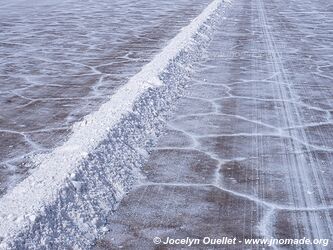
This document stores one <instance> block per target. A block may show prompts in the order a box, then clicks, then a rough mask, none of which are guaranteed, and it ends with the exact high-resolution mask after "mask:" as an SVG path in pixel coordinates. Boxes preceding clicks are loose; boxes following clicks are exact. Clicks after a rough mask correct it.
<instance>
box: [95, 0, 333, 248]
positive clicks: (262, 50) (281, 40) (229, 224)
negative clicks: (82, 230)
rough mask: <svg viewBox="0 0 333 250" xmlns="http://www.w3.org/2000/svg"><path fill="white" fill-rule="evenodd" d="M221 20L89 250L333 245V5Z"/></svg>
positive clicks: (296, 5) (271, 7)
mask: <svg viewBox="0 0 333 250" xmlns="http://www.w3.org/2000/svg"><path fill="white" fill-rule="evenodd" d="M227 13H228V14H227V16H226V18H225V19H223V22H222V24H221V25H219V28H218V30H217V31H216V32H215V33H214V38H213V40H212V42H211V44H210V45H209V47H208V52H207V55H206V56H205V58H206V60H205V61H201V62H199V63H198V64H197V65H196V67H195V69H194V71H195V72H196V73H195V76H194V79H193V80H191V82H190V83H189V87H188V88H187V91H186V93H185V95H184V97H183V98H182V99H180V100H179V102H177V105H176V106H177V107H178V108H177V109H176V110H175V112H174V114H173V115H171V116H170V118H169V119H168V121H166V130H165V134H164V135H163V136H162V137H161V138H160V139H159V141H158V143H157V145H156V147H155V148H154V150H153V151H152V154H151V156H150V158H149V159H148V162H147V163H146V164H145V166H144V168H143V171H142V175H143V176H141V178H140V180H139V181H138V183H137V184H136V186H135V188H134V189H133V190H132V191H130V192H129V194H128V195H127V196H126V197H125V198H124V199H123V200H122V201H121V202H120V204H119V206H118V209H117V211H116V212H115V213H113V214H111V215H110V216H109V218H108V228H109V230H110V231H109V232H108V233H106V234H105V235H104V236H103V235H101V239H100V240H98V241H97V243H96V246H95V249H113V248H118V247H122V248H125V249H134V248H135V249H154V248H155V247H156V246H155V245H154V243H153V240H152V239H153V238H154V237H156V236H157V237H160V238H161V239H162V240H163V239H166V237H171V238H186V237H190V238H201V237H205V236H209V237H212V238H220V237H221V236H229V237H237V238H238V239H241V240H242V239H246V238H260V237H266V238H271V237H273V238H303V237H306V238H310V239H314V238H322V239H330V240H331V239H332V237H333V223H332V216H333V203H332V200H333V196H332V194H333V185H332V176H333V170H332V162H333V151H332V150H333V141H332V140H333V133H332V128H333V121H332V116H331V115H332V108H333V102H332V100H333V87H332V84H331V80H332V79H333V75H332V70H331V69H332V63H333V62H332V52H333V51H332V50H333V46H332V45H333V44H332V34H331V33H330V29H331V23H332V20H333V15H332V13H333V12H332V5H330V2H329V1H316V2H314V1H310V0H305V1H304V0H292V1H287V0H282V1H280V0H273V1H263V0H252V1H247V0H239V1H233V3H232V5H231V7H230V8H229V10H228V11H227ZM285 13H288V14H285ZM309 13H310V14H309ZM226 51H228V52H229V51H230V53H225V52H226ZM219 54H222V55H224V56H217V55H219ZM329 244H330V245H329V246H328V248H332V242H330V243H329ZM161 247H163V246H161ZM165 247H166V246H165ZM172 247H174V246H172ZM201 247H202V246H201ZM247 247H248V246H244V245H235V246H228V249H244V248H246V249H247ZM251 247H253V246H251ZM294 247H295V246H274V247H271V248H273V249H289V248H290V249H294ZM194 248H195V247H194ZM212 248H214V247H212ZM217 248H218V247H217ZM271 248H270V247H268V248H267V249H271ZM323 248H324V247H323V246H318V245H317V246H314V245H312V246H307V249H323ZM198 249H202V248H198ZM265 249H266V246H265ZM326 249H327V248H326Z"/></svg>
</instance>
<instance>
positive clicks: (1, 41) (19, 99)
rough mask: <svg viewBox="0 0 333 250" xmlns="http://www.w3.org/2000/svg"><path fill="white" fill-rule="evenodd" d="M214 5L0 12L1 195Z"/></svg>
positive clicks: (60, 5)
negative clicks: (39, 156) (31, 158)
mask: <svg viewBox="0 0 333 250" xmlns="http://www.w3.org/2000/svg"><path fill="white" fill-rule="evenodd" d="M209 2H210V1H208V0H207V1H206V0H205V1H199V0H195V1H192V0H191V1H189V0H180V1H177V2H170V1H164V0H160V1H149V0H139V1H124V0H116V1H112V2H110V1H103V0H102V1H77V0H73V1H57V0H55V1H34V2H33V3H31V2H30V1H14V2H10V3H8V2H6V3H5V2H4V3H3V4H2V8H1V10H0V17H1V18H0V30H1V32H0V107H1V112H0V194H1V193H4V192H5V191H6V189H7V188H11V187H12V186H14V185H15V184H16V183H17V182H18V181H20V180H21V179H22V178H24V177H25V176H26V175H27V171H28V170H29V167H30V166H29V164H25V163H26V162H27V161H28V158H29V156H31V155H34V154H37V153H43V152H48V151H49V150H51V149H52V148H54V147H55V146H57V145H59V144H60V143H61V142H63V141H64V140H65V138H66V136H67V135H68V134H69V133H70V126H71V125H72V124H73V123H74V122H75V121H77V120H79V119H80V118H82V117H83V116H84V115H86V114H88V113H90V112H91V111H93V110H96V109H97V108H98V107H99V106H100V104H101V103H104V102H105V101H107V100H108V96H109V95H112V94H113V93H115V91H117V88H119V86H121V85H123V84H124V83H126V82H127V80H128V79H129V78H130V77H131V76H132V75H134V74H135V73H137V72H138V71H139V70H140V68H141V67H142V66H143V65H144V64H146V63H147V62H148V61H150V59H151V58H152V56H153V55H154V54H156V53H157V52H158V51H159V50H160V49H161V48H163V47H164V46H165V45H166V43H167V41H168V40H170V39H171V38H172V37H174V36H175V35H176V34H177V33H178V32H179V30H180V29H181V28H182V27H183V26H185V25H187V24H188V23H189V21H190V20H191V19H193V18H194V17H195V16H197V15H198V14H199V13H200V12H201V11H202V10H203V8H204V7H206V6H207V4H208V3H209Z"/></svg>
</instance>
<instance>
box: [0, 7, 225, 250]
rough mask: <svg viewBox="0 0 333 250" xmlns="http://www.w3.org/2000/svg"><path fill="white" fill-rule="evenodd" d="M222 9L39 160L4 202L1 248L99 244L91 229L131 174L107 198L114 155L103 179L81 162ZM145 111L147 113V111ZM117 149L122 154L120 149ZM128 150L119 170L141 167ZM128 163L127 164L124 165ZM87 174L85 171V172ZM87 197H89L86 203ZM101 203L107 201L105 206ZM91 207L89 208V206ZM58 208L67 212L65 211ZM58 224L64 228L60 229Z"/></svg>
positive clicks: (187, 31)
mask: <svg viewBox="0 0 333 250" xmlns="http://www.w3.org/2000/svg"><path fill="white" fill-rule="evenodd" d="M222 3H223V1H222V0H214V1H213V2H212V3H211V4H210V5H209V6H208V7H207V8H206V9H205V10H204V11H203V12H202V13H201V14H200V15H199V16H198V17H197V18H195V19H194V20H193V21H192V22H191V23H190V24H189V25H188V26H186V27H184V28H183V29H182V30H181V32H180V33H179V34H178V35H177V36H176V37H175V38H173V39H172V40H171V41H170V43H169V44H168V45H167V46H166V47H165V48H164V49H163V50H162V52H161V53H159V54H158V55H156V56H155V57H154V59H153V60H152V61H151V62H150V63H148V64H147V65H145V66H144V67H143V68H142V70H141V71H140V72H139V73H138V74H136V75H135V76H133V77H132V78H131V79H130V80H129V82H128V83H127V84H126V85H124V86H123V87H122V88H121V89H119V91H118V92H117V93H115V94H114V95H113V96H111V97H110V100H109V101H108V102H107V103H105V104H103V105H102V106H101V107H100V109H99V110H98V111H96V112H94V113H92V114H90V115H87V116H86V117H85V118H84V120H83V121H82V122H78V123H76V124H75V125H74V126H73V129H72V132H73V133H72V135H71V136H70V138H69V139H68V141H67V142H65V143H64V144H63V145H62V146H60V147H58V148H56V149H55V150H54V151H53V152H52V153H50V154H49V155H46V156H39V157H37V158H36V162H38V167H36V169H35V170H34V171H33V172H32V173H31V175H30V176H29V177H28V178H26V179H25V180H24V181H22V182H21V183H19V184H18V185H17V186H16V187H15V188H14V189H12V190H10V191H9V192H8V193H7V194H5V195H4V196H3V197H2V198H1V199H0V239H2V243H1V245H0V248H2V249H11V248H15V249H17V248H33V249H35V248H45V247H46V248H48V247H50V246H51V245H52V247H53V249H55V248H56V249H58V248H62V247H64V246H66V244H68V245H69V244H70V245H71V246H72V247H73V248H82V247H84V246H86V245H88V244H89V243H90V242H91V241H93V240H94V238H95V237H96V236H97V234H98V230H92V229H93V227H95V228H94V229H96V226H98V225H97V224H100V223H97V221H98V219H97V217H103V215H102V214H103V213H107V212H110V210H111V209H112V207H110V202H109V201H110V200H112V199H114V200H115V202H116V201H118V200H120V199H121V198H122V197H123V196H124V194H125V193H126V187H125V186H124V183H121V181H122V182H126V181H128V180H127V179H126V175H128V169H126V168H124V169H121V170H120V171H118V172H117V173H116V174H117V176H118V175H119V176H120V177H117V178H119V180H121V181H119V183H118V182H116V183H112V188H113V189H114V192H113V193H112V192H111V190H110V192H109V193H110V194H109V195H110V197H103V195H108V193H107V187H104V189H105V190H103V185H101V184H99V178H103V176H104V175H106V176H107V174H108V173H109V172H110V171H111V172H112V170H109V169H107V168H106V167H105V166H104V165H105V159H107V163H108V164H107V166H109V165H111V163H113V162H112V161H113V159H117V158H114V157H113V155H112V154H111V153H110V151H108V152H107V153H109V154H110V155H103V156H99V155H97V156H96V158H98V157H102V158H103V157H104V158H103V162H102V164H104V165H103V167H104V168H103V169H102V170H103V171H105V173H98V171H100V170H101V169H99V168H98V166H97V165H96V168H94V167H95V166H91V165H94V164H95V163H90V164H89V163H86V165H84V164H82V162H84V161H85V160H87V158H88V157H89V154H91V153H92V152H94V150H95V149H96V148H97V147H99V146H100V145H101V143H102V142H104V141H105V139H106V138H108V136H109V135H110V131H111V130H112V129H113V128H117V126H119V124H121V122H122V121H123V119H124V118H126V117H128V116H130V114H131V113H133V108H134V104H135V103H136V102H137V101H138V100H139V99H140V98H142V97H143V96H144V95H145V94H147V93H148V92H149V91H150V90H151V89H159V88H162V87H164V85H165V83H164V82H163V81H162V80H161V75H162V73H163V72H164V71H165V70H166V69H167V68H168V67H170V64H172V63H173V61H174V60H176V59H177V57H180V54H181V53H182V52H186V51H190V49H191V47H192V45H193V43H194V41H193V39H194V38H195V37H196V36H197V35H199V36H200V35H205V34H203V33H204V31H203V32H201V33H200V29H204V27H205V26H207V25H209V24H210V23H209V22H212V20H210V19H211V18H214V17H216V16H217V15H218V14H220V12H219V11H218V10H220V9H219V8H220V7H221V6H222ZM206 24H207V25H206ZM187 53H191V52H187ZM156 98H158V96H157V97H156ZM151 105H153V104H151ZM142 108H143V109H147V107H145V106H143V107H142ZM148 118H149V117H148ZM148 122H149V121H148ZM134 123H135V121H134ZM122 127H123V126H120V128H118V130H119V131H120V130H121V128H122ZM119 133H120V134H121V132H119ZM124 136H126V134H125V135H124ZM115 140H117V141H119V143H122V141H123V140H125V138H115ZM107 146H108V145H106V146H105V147H107ZM109 146H110V145H109ZM112 147H114V148H117V145H112ZM119 147H121V146H119ZM135 148H136V147H135ZM126 150H127V151H124V156H123V158H124V159H123V161H120V163H119V164H120V165H130V166H131V165H133V166H135V165H137V164H138V162H140V160H139V159H136V158H139V156H137V157H134V156H132V155H130V154H129V152H128V151H129V149H126ZM132 150H133V151H135V152H134V153H133V152H132V154H135V153H137V154H138V155H140V154H141V155H143V156H144V157H147V156H146V153H145V150H144V149H140V148H139V149H137V148H136V149H132ZM115 152H116V151H115ZM140 152H141V153H140ZM112 153H113V151H112ZM126 154H129V155H128V156H126ZM126 157H127V158H126ZM127 160H128V162H124V161H127ZM84 168H86V170H82V169H84ZM89 171H95V172H89ZM133 171H135V169H134V170H133ZM112 174H113V175H114V173H112ZM99 175H100V177H99ZM109 181H110V180H109ZM89 182H91V183H93V184H94V185H95V184H96V183H98V184H99V185H100V186H98V185H97V184H96V186H97V187H98V188H97V189H95V190H89V192H87V191H86V190H85V189H86V188H87V187H86V186H87V185H89ZM111 182H112V181H111ZM94 185H92V186H94ZM73 186H74V190H75V191H73ZM83 192H85V193H84V195H82V197H81V193H83ZM78 193H79V194H78ZM99 195H100V196H99ZM91 197H95V198H96V201H94V202H92V201H90V200H89V199H90V198H91ZM101 197H103V198H105V203H103V202H104V201H103V199H100V198H101ZM87 202H88V203H89V204H86V203H87ZM67 203H68V204H67ZM95 203H96V204H98V205H96V204H95ZM59 206H62V207H61V209H59ZM94 206H95V207H94ZM91 207H93V208H91ZM89 209H91V210H89ZM64 213H66V217H67V216H68V217H71V218H74V217H75V218H79V219H78V220H76V221H75V220H69V221H66V218H62V216H63V215H64ZM73 213H74V214H76V215H73ZM91 213H94V214H91ZM99 213H100V214H99ZM54 217H56V218H54ZM17 218H20V219H17ZM93 218H94V219H93ZM15 220H16V221H15ZM14 221H15V222H14ZM59 221H61V223H62V225H60V226H59V225H58V223H59ZM77 225H79V226H77ZM99 231H100V232H103V231H107V228H105V227H103V226H101V227H100V228H99ZM82 237H84V238H82ZM69 238H70V239H69ZM65 241H66V242H65ZM50 244H51V245H50Z"/></svg>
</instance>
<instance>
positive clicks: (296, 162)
mask: <svg viewBox="0 0 333 250" xmlns="http://www.w3.org/2000/svg"><path fill="white" fill-rule="evenodd" d="M256 6H257V10H258V13H259V21H260V25H261V27H262V30H263V33H264V36H265V44H266V46H267V48H268V53H269V56H270V58H271V60H272V66H271V70H272V71H273V72H275V73H277V74H276V76H275V78H276V80H277V81H278V82H280V83H281V84H277V89H276V92H277V94H278V95H279V96H280V99H282V100H285V99H290V98H291V99H295V94H294V93H293V91H292V89H291V87H290V86H291V85H292V83H291V81H290V79H289V77H288V74H287V72H286V70H285V68H284V65H283V63H282V59H281V55H280V52H279V50H278V48H277V45H276V42H275V40H274V37H273V35H272V33H271V31H270V30H269V28H268V20H267V16H266V13H265V6H264V3H263V1H262V0H257V1H256ZM282 83H286V84H282ZM281 118H282V119H284V122H285V123H286V124H287V126H288V127H290V126H295V125H296V124H299V123H300V122H301V115H300V111H299V110H298V108H297V107H296V106H295V105H292V104H290V103H286V102H283V113H282V114H281ZM299 132H300V136H301V138H302V140H303V141H304V142H307V143H308V142H309V140H308V138H307V135H306V132H305V131H304V129H303V128H301V129H300V131H299ZM288 133H289V134H290V136H291V137H296V136H297V135H296V134H295V132H294V131H289V132H288ZM289 143H290V144H291V146H292V147H293V149H294V150H295V151H297V152H298V151H302V150H303V149H302V147H300V145H298V144H295V143H293V142H292V141H290V142H289ZM308 144H309V143H308ZM304 147H305V148H306V149H307V151H311V149H310V148H309V147H308V146H307V145H304ZM287 157H288V159H287V160H289V161H290V166H291V168H290V171H291V172H290V174H291V175H293V177H295V179H296V180H297V183H294V182H293V187H294V188H295V191H296V196H297V198H300V200H299V202H297V203H298V204H295V205H296V206H299V205H302V206H305V207H311V206H315V205H318V204H317V203H318V202H317V201H316V199H315V197H314V196H312V195H310V196H309V195H306V194H307V193H317V194H318V196H319V198H320V203H322V204H323V205H324V206H325V207H326V206H328V204H327V202H326V200H325V196H324V188H325V187H324V186H323V185H322V184H321V182H320V173H318V167H319V166H318V163H317V162H315V161H314V159H313V158H312V157H309V160H310V162H308V163H307V162H306V159H305V157H304V156H303V155H302V154H297V155H295V156H294V157H293V156H291V155H287ZM311 174H312V175H313V177H314V181H315V183H312V181H311V177H310V175H311ZM313 184H315V185H313ZM315 187H317V188H318V189H317V190H315ZM316 191H317V192H316ZM299 203H300V204H299ZM324 215H325V220H326V222H323V220H322V219H321V218H320V216H319V215H318V214H315V213H311V214H310V213H308V214H307V220H308V223H304V225H305V226H306V231H307V233H309V235H311V236H312V237H313V238H324V237H325V236H327V233H326V230H325V228H327V230H328V233H329V236H330V237H331V236H332V235H333V227H332V220H331V218H330V215H329V212H328V211H325V212H324Z"/></svg>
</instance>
